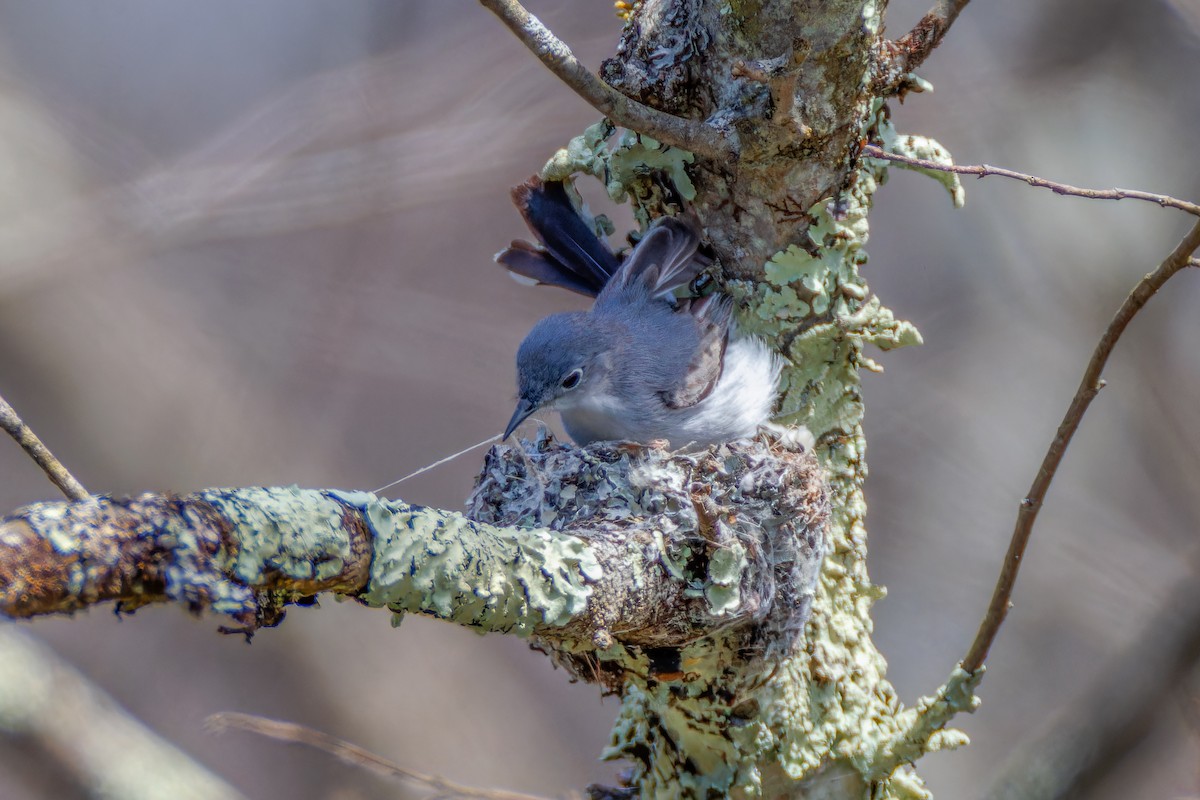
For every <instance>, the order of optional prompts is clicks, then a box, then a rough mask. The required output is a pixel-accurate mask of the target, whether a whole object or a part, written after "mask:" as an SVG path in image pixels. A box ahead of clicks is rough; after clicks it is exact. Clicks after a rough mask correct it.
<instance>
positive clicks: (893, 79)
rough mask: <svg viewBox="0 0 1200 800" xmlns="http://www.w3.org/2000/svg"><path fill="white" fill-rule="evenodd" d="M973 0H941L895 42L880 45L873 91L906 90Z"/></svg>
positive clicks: (888, 92) (881, 93) (890, 91)
mask: <svg viewBox="0 0 1200 800" xmlns="http://www.w3.org/2000/svg"><path fill="white" fill-rule="evenodd" d="M968 2H970V0H938V1H937V2H936V3H935V4H934V5H933V7H932V8H930V9H929V10H928V11H926V12H925V16H923V17H921V19H920V20H919V21H918V22H917V24H916V25H915V26H913V29H912V30H911V31H909V32H908V33H906V34H904V35H903V36H901V37H900V38H899V39H896V40H895V41H886V40H885V41H883V42H880V44H879V60H878V62H877V64H876V73H875V79H874V81H873V86H872V88H873V90H874V91H875V93H876V94H879V95H888V94H894V93H896V92H898V91H903V89H904V88H905V85H906V83H907V76H908V74H909V73H911V72H912V71H913V70H915V69H916V68H917V67H919V66H921V64H923V63H924V62H925V59H926V58H928V57H929V54H930V53H932V52H933V51H934V50H935V49H936V48H937V46H938V45H939V44H941V43H942V39H943V38H944V37H945V36H946V32H947V31H948V30H950V26H951V25H953V24H954V20H956V19H958V15H959V13H960V12H961V11H962V10H963V9H964V8H966V7H967V3H968Z"/></svg>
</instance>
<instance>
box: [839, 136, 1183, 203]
mask: <svg viewBox="0 0 1200 800" xmlns="http://www.w3.org/2000/svg"><path fill="white" fill-rule="evenodd" d="M862 154H863V155H864V156H868V157H869V158H881V159H884V160H886V161H895V162H896V163H898V164H907V165H908V166H910V167H917V168H918V169H932V170H937V171H938V172H954V173H956V174H958V175H974V176H976V177H978V178H987V177H989V176H992V175H998V176H999V177H1001V178H1012V179H1013V180H1017V181H1021V182H1022V183H1027V184H1029V185H1030V186H1033V187H1036V188H1038V189H1049V190H1050V191H1052V192H1054V193H1055V194H1063V195H1070V196H1072V197H1086V198H1088V199H1090V200H1145V201H1146V202H1148V203H1156V204H1157V205H1160V206H1162V207H1164V208H1175V209H1178V210H1180V211H1186V212H1187V213H1189V214H1191V215H1193V216H1197V217H1200V205H1198V204H1196V203H1191V202H1188V201H1187V200H1179V199H1178V198H1175V197H1171V196H1170V195H1165V194H1154V193H1153V192H1141V191H1138V190H1137V189H1082V188H1080V187H1078V186H1071V185H1069V184H1066V183H1058V182H1057V181H1050V180H1046V179H1045V178H1039V177H1038V176H1036V175H1026V174H1025V173H1024V172H1016V171H1014V170H1011V169H1004V168H1002V167H993V166H990V165H988V164H975V165H963V164H942V163H939V162H937V161H930V160H929V159H925V158H912V157H910V156H902V155H898V154H896V153H889V152H887V151H886V150H882V149H880V148H879V147H878V146H877V145H873V144H869V145H867V146H866V147H864V148H863V149H862Z"/></svg>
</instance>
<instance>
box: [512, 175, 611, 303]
mask: <svg viewBox="0 0 1200 800" xmlns="http://www.w3.org/2000/svg"><path fill="white" fill-rule="evenodd" d="M512 197H513V203H514V204H516V206H517V209H518V210H520V212H521V216H523V217H524V218H525V224H526V225H528V226H529V229H530V230H531V231H532V232H533V234H534V235H535V236H536V237H537V239H538V241H539V242H540V243H541V246H537V245H532V244H529V243H528V242H521V241H515V242H513V243H512V245H511V246H509V247H508V248H506V249H504V250H501V251H500V252H499V253H497V254H496V261H497V262H498V263H500V264H503V265H504V266H505V267H507V268H508V269H509V271H510V272H512V273H513V274H514V275H516V276H519V277H523V278H527V279H529V280H531V281H533V282H534V283H539V284H548V285H550V286H559V287H561V288H563V289H569V290H570V291H572V292H578V293H579V294H583V295H587V296H589V297H595V296H596V295H598V294H599V293H600V290H601V289H603V288H604V285H605V284H606V283H607V282H608V279H609V278H610V277H611V276H612V275H613V273H615V272H616V271H617V268H618V267H619V266H620V264H621V260H620V258H618V257H617V255H616V254H614V253H613V251H612V250H611V249H610V248H609V246H608V244H607V243H606V242H605V241H604V240H603V239H601V238H600V237H598V236H597V235H596V234H595V232H594V231H593V230H592V226H591V225H590V224H589V223H588V222H587V221H585V220H584V218H583V217H582V216H580V214H579V212H578V211H576V209H575V206H574V204H572V202H571V198H570V197H569V196H568V195H567V189H566V186H565V184H564V183H563V182H562V181H549V182H547V181H543V180H542V179H541V178H539V177H538V176H536V175H534V176H533V177H532V178H530V179H529V180H527V181H525V182H524V183H522V184H521V185H520V186H517V187H515V188H514V189H513V190H512Z"/></svg>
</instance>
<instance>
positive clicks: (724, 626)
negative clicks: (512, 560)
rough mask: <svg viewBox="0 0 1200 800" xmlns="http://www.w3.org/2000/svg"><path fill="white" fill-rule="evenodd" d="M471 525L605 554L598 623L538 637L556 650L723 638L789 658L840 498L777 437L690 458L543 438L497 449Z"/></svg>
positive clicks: (592, 608)
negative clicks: (568, 540) (577, 543)
mask: <svg viewBox="0 0 1200 800" xmlns="http://www.w3.org/2000/svg"><path fill="white" fill-rule="evenodd" d="M467 515H468V516H469V517H471V518H472V519H474V520H477V521H480V522H487V523H490V524H493V525H503V526H521V527H546V528H550V529H551V530H555V531H562V532H563V533H567V534H571V535H574V536H577V537H580V538H581V539H584V540H586V541H587V542H588V543H589V544H590V545H591V546H592V548H593V549H594V550H596V551H597V555H598V557H599V560H600V563H601V565H602V566H603V568H604V577H603V578H601V579H600V580H599V581H598V582H597V584H596V585H595V586H594V587H593V592H592V596H591V598H590V599H589V612H588V615H587V620H586V621H585V622H584V623H580V624H573V625H572V626H568V628H567V629H558V630H542V631H539V639H540V640H541V641H542V643H544V644H548V645H549V646H551V647H552V648H554V649H556V650H560V651H561V650H564V649H566V650H570V651H571V652H573V653H579V652H580V649H581V648H580V643H582V642H588V643H590V647H589V648H587V649H592V650H594V651H596V652H598V653H603V652H604V651H608V650H609V649H610V648H612V647H613V646H614V645H619V646H620V648H621V649H622V650H628V649H629V648H634V649H635V650H637V651H639V652H647V651H649V652H651V653H652V654H653V653H655V652H659V653H660V655H661V651H663V650H664V649H666V650H671V649H674V650H677V649H678V648H681V647H684V646H686V645H688V644H690V643H693V642H696V641H697V640H699V639H702V638H704V637H713V636H715V635H718V634H719V635H721V636H722V637H728V638H729V639H730V640H729V641H727V642H726V643H727V644H730V645H732V646H733V649H734V650H736V651H737V652H740V653H743V654H745V657H746V658H763V657H776V658H778V657H783V656H786V655H788V654H790V653H791V651H792V648H793V647H794V645H795V643H796V642H797V640H798V639H799V637H800V635H801V633H802V631H803V628H804V623H805V622H806V621H807V619H808V616H809V613H810V611H811V607H812V599H813V592H814V590H815V587H816V581H817V576H818V573H819V571H820V566H821V561H822V559H823V557H824V554H825V548H826V534H825V527H826V523H827V520H828V517H829V497H828V492H827V491H826V487H825V482H824V480H823V477H822V472H821V468H820V466H819V464H818V462H817V459H816V458H815V456H814V455H813V454H812V453H811V452H810V451H809V450H808V449H806V448H805V447H804V446H803V445H801V444H796V443H794V442H788V441H787V440H786V439H783V438H780V437H777V436H775V435H773V434H769V433H766V432H764V433H763V434H761V435H760V436H758V437H756V438H754V439H751V440H744V441H738V442H731V443H728V444H723V445H719V446H715V447H711V448H709V449H707V450H703V451H700V452H696V453H686V452H684V453H680V452H670V451H668V450H665V449H663V448H658V447H653V446H651V447H641V446H636V445H631V444H620V443H598V444H595V445H592V446H589V447H586V448H578V447H573V446H567V445H563V444H559V443H558V442H556V441H555V440H554V439H553V438H552V437H551V436H550V434H549V433H548V432H547V431H545V430H544V429H543V430H541V431H540V432H539V433H538V435H537V436H536V437H535V438H534V439H533V440H532V441H523V442H521V443H520V444H519V445H516V446H497V447H495V448H493V449H492V451H491V452H490V453H489V454H488V456H487V459H486V460H485V463H484V467H483V471H482V473H481V474H480V476H479V477H478V479H477V481H476V487H475V491H474V492H473V493H472V495H471V497H470V499H469V500H468V502H467ZM601 658H603V656H602V655H601ZM651 660H652V661H653V660H654V659H651ZM660 660H661V659H660ZM666 660H667V661H671V659H670V658H667V659H666ZM593 666H594V665H593ZM590 669H591V667H589V670H590ZM580 677H583V678H594V677H596V676H595V674H594V673H593V674H590V675H589V674H582V675H580Z"/></svg>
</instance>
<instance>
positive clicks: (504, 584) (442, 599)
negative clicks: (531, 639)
mask: <svg viewBox="0 0 1200 800" xmlns="http://www.w3.org/2000/svg"><path fill="white" fill-rule="evenodd" d="M339 499H341V500H342V501H343V502H349V503H351V504H352V505H356V506H358V507H359V508H361V510H362V512H363V514H364V516H365V518H366V519H367V522H368V524H369V525H370V527H371V529H372V532H373V533H374V537H375V556H374V558H373V559H372V561H371V579H370V582H369V583H368V585H367V587H366V589H365V590H364V591H363V592H362V593H361V594H360V595H359V598H360V599H361V600H363V601H364V602H366V603H368V604H370V605H374V606H386V607H387V608H389V609H391V610H392V611H394V612H395V613H397V614H404V613H406V612H417V613H422V614H431V615H433V616H436V617H438V618H439V619H444V620H448V621H451V622H456V623H458V624H460V625H465V626H467V627H470V628H473V629H475V630H477V631H479V632H481V633H483V632H488V631H501V632H512V633H517V634H519V635H528V634H529V633H531V632H532V631H533V630H534V629H535V628H536V627H538V626H541V625H549V626H561V625H565V624H566V623H567V622H569V621H570V620H571V619H573V618H574V617H575V616H576V615H578V614H579V613H581V612H582V611H583V610H584V608H585V607H586V605H587V598H588V595H589V594H590V592H591V590H590V588H589V587H588V583H589V582H594V581H596V580H599V578H600V577H601V568H600V565H599V563H598V562H597V561H596V559H595V556H594V555H593V554H592V552H591V551H590V550H589V549H588V547H587V546H586V545H585V544H584V542H582V541H581V540H579V539H577V538H575V537H573V536H565V535H562V534H556V533H551V532H550V531H548V530H545V529H544V528H536V529H528V530H526V529H520V528H499V527H494V526H491V525H485V524H481V523H476V522H472V521H470V520H468V519H467V518H466V517H464V516H462V515H461V514H455V513H452V512H448V511H440V510H437V509H431V508H422V507H420V506H410V505H407V504H404V503H398V502H390V501H387V500H382V499H378V498H375V497H374V496H373V495H372V496H366V497H364V496H362V495H340V496H339Z"/></svg>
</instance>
